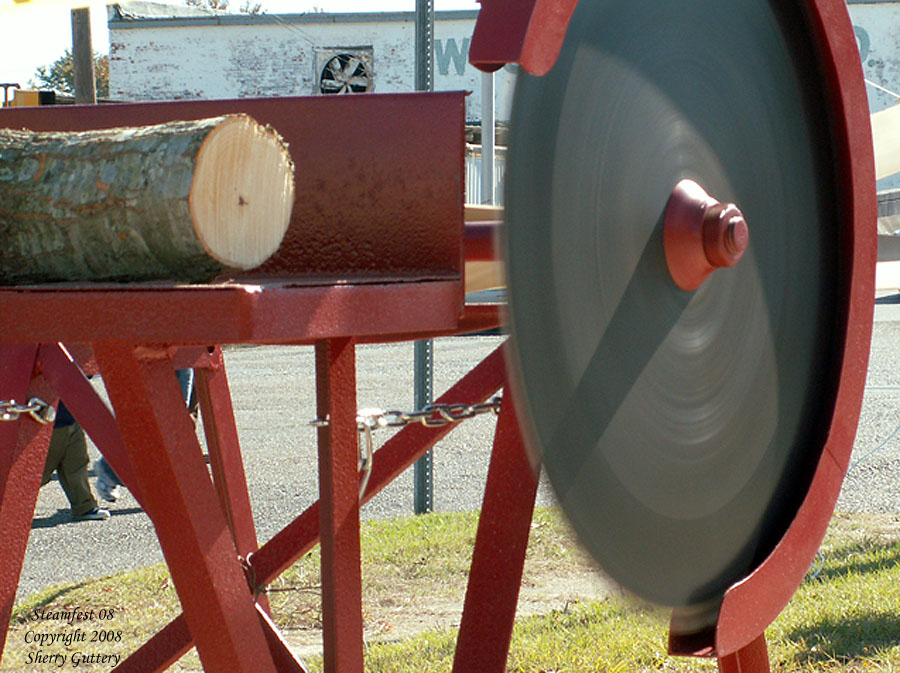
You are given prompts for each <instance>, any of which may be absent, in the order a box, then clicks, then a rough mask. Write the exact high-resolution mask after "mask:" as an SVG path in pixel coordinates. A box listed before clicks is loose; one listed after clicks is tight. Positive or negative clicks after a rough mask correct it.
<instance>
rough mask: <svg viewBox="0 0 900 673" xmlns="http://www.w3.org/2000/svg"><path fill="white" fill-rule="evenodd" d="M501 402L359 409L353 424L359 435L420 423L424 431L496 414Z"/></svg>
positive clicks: (319, 422) (323, 422) (321, 422)
mask: <svg viewBox="0 0 900 673" xmlns="http://www.w3.org/2000/svg"><path fill="white" fill-rule="evenodd" d="M502 402H503V398H502V397H499V396H498V397H494V398H493V399H491V400H490V401H488V402H482V403H481V404H463V403H461V402H457V403H451V404H446V403H435V404H427V405H425V406H424V407H422V408H421V409H420V410H419V411H396V410H389V411H385V410H383V409H360V410H359V412H357V416H356V422H357V423H358V424H359V431H360V432H364V431H365V429H366V428H367V427H368V428H369V429H373V428H401V427H404V426H407V425H410V424H412V423H421V424H422V425H424V426H425V427H426V428H439V427H442V426H445V425H449V424H451V423H459V422H460V421H464V420H466V419H469V418H474V417H475V416H480V415H482V414H491V413H492V414H494V415H497V414H499V413H500V405H501V403H502ZM328 423H329V420H328V419H322V418H317V419H315V420H314V421H310V423H309V424H310V425H311V426H313V427H315V428H324V427H327V426H328Z"/></svg>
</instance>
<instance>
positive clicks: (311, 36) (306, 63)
mask: <svg viewBox="0 0 900 673" xmlns="http://www.w3.org/2000/svg"><path fill="white" fill-rule="evenodd" d="M476 17H477V12H475V11H453V12H437V13H436V15H435V44H434V75H435V87H434V88H435V89H437V90H445V91H446V90H465V91H470V92H472V93H471V95H470V96H469V97H468V99H467V106H466V109H467V117H468V118H469V119H470V120H473V121H474V120H480V117H481V88H482V87H481V81H482V80H481V72H480V71H478V70H476V69H475V68H473V67H472V66H471V65H470V64H469V62H468V52H469V42H470V40H471V37H472V31H473V29H474V26H475V19H476ZM108 25H109V40H110V55H109V56H110V59H109V60H110V95H111V97H112V98H116V99H124V100H131V101H154V100H189V99H209V98H247V97H260V96H305V95H316V94H328V93H334V92H338V91H342V92H358V91H376V92H380V93H394V92H403V91H412V90H413V89H414V88H415V86H414V84H415V81H414V78H415V13H414V12H391V13H387V12H381V13H365V14H360V13H357V14H325V13H308V14H260V15H246V14H225V13H221V12H213V11H210V10H204V9H199V8H194V7H186V6H174V5H160V4H155V3H149V2H128V3H121V4H118V5H111V6H110V8H109V23H108ZM514 79H515V67H513V66H510V67H507V68H504V69H502V70H500V71H499V72H498V73H497V74H496V79H495V91H496V94H495V95H496V110H497V112H496V117H497V119H498V120H500V121H503V120H506V119H508V111H509V107H510V104H511V99H512V90H513V82H514Z"/></svg>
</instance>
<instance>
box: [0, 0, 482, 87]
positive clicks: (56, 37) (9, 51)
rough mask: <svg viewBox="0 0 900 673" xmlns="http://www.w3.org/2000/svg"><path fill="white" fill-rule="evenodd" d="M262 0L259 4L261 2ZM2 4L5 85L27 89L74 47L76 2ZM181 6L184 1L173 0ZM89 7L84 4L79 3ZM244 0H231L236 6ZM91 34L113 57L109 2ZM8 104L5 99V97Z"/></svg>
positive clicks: (297, 8)
mask: <svg viewBox="0 0 900 673" xmlns="http://www.w3.org/2000/svg"><path fill="white" fill-rule="evenodd" d="M257 1H258V0H257ZM16 2H18V0H0V83H4V82H16V83H19V84H21V85H22V86H23V87H27V86H28V82H29V80H31V79H32V78H33V77H34V72H35V70H36V69H37V67H38V66H40V65H49V64H50V63H53V61H55V60H56V59H57V58H59V57H60V56H62V54H63V52H64V51H65V50H66V49H67V48H69V49H70V48H71V47H72V21H71V12H70V10H69V7H70V6H72V5H74V4H75V3H74V2H72V1H71V0H32V1H31V2H29V3H28V4H16ZM167 2H168V3H169V4H179V0H167ZM78 4H83V3H80V2H79V3H78ZM240 4H241V2H240V0H231V5H232V6H233V7H234V8H236V7H238V6H239V5H240ZM262 5H263V11H265V12H269V13H270V14H271V13H278V14H290V13H300V12H306V11H309V10H311V9H312V8H313V7H319V8H321V9H323V10H324V11H326V12H372V11H413V10H415V6H416V3H415V0H263V3H262ZM435 8H436V9H437V10H446V9H477V8H478V4H477V3H476V1H475V0H435ZM91 34H92V40H93V46H94V51H97V52H100V53H107V52H108V50H109V33H108V31H107V28H106V7H105V3H104V2H102V1H101V2H96V3H95V4H92V5H91ZM0 102H2V95H0Z"/></svg>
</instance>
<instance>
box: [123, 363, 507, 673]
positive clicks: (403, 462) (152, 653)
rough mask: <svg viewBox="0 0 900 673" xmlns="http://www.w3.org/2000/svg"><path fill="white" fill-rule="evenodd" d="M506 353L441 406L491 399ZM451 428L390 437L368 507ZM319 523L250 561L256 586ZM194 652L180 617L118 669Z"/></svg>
mask: <svg viewBox="0 0 900 673" xmlns="http://www.w3.org/2000/svg"><path fill="white" fill-rule="evenodd" d="M502 350H503V348H502V346H501V347H500V348H497V349H496V350H494V351H493V352H492V353H491V354H490V355H488V356H487V357H486V358H485V359H484V360H482V361H481V362H480V363H479V364H478V365H476V366H475V367H474V368H473V369H472V370H471V371H469V372H468V373H467V374H466V375H465V376H464V377H463V378H462V379H460V380H459V381H458V382H457V383H455V384H454V385H453V386H452V387H451V388H450V389H449V390H447V392H446V393H444V394H443V395H441V396H440V398H438V399H437V400H436V401H437V402H438V403H449V402H462V403H464V404H478V403H481V402H484V401H485V400H487V399H488V398H489V397H490V396H491V395H493V394H494V393H496V392H497V391H498V390H499V389H500V387H501V386H502V385H503V381H504V375H505V369H504V363H503V352H502ZM452 429H453V426H452V425H446V426H443V427H437V428H426V427H423V426H421V425H410V426H407V427H405V428H403V429H402V430H400V431H399V432H398V433H397V434H395V435H394V436H393V437H391V439H389V440H388V441H387V442H385V444H384V446H382V447H381V448H380V449H379V450H378V451H377V452H376V453H375V460H374V462H373V468H372V477H371V478H370V479H369V484H368V487H367V488H366V492H365V494H364V496H363V503H366V502H368V501H369V500H371V499H372V498H373V497H374V496H375V495H376V494H377V493H378V492H380V491H381V489H383V488H384V487H385V486H387V485H388V484H389V483H390V482H391V481H393V480H394V479H395V478H396V477H397V475H399V474H401V473H402V472H403V471H404V470H406V469H408V468H409V466H410V465H412V464H413V463H414V462H415V461H416V460H418V459H419V458H420V457H421V456H422V455H423V454H424V453H425V452H426V451H428V450H429V449H431V448H432V447H434V445H435V444H437V443H438V442H439V441H440V440H441V439H443V438H444V437H446V436H447V434H448V433H449V432H450V431H451V430H452ZM319 523H320V521H319V503H318V502H315V503H313V504H312V505H311V506H310V507H309V508H308V509H307V510H306V511H304V512H303V513H302V514H300V515H299V516H298V517H297V518H296V519H294V520H293V521H292V522H291V523H289V524H288V525H287V526H285V527H284V528H283V529H282V530H281V531H280V532H279V533H277V534H276V535H275V536H274V537H272V539H270V540H269V541H268V542H266V543H265V544H264V545H263V546H262V547H260V549H259V551H258V552H257V553H256V554H254V555H253V557H252V558H251V560H250V565H251V567H252V569H253V571H254V574H255V576H256V578H257V581H258V582H259V583H260V584H268V583H269V582H271V581H272V580H274V579H275V578H276V577H278V576H279V575H280V574H281V573H283V572H284V571H285V570H286V569H287V568H288V567H290V566H291V565H293V563H294V562H295V561H297V559H299V558H300V557H301V556H303V555H304V554H306V553H307V552H308V551H309V550H310V549H312V548H313V547H314V546H315V545H316V543H317V542H318V540H319ZM190 647H191V634H190V632H189V631H188V628H187V624H186V623H185V620H184V615H179V616H178V617H176V618H175V619H174V620H173V621H172V622H170V623H169V625H168V626H167V627H166V628H165V629H163V630H162V631H161V632H159V633H157V634H156V635H155V636H153V638H151V639H150V640H149V641H148V642H147V643H146V644H145V645H144V646H142V647H141V648H140V649H139V650H137V652H135V653H134V654H133V655H131V657H129V658H128V659H127V660H126V661H124V662H122V664H121V665H120V666H119V668H118V669H116V670H117V671H120V670H121V671H125V672H127V673H132V672H133V673H156V672H157V671H161V670H164V669H165V668H166V666H168V663H165V662H171V661H175V660H176V659H178V658H179V657H181V656H182V655H183V654H184V653H185V652H187V651H188V650H189V649H190ZM132 660H135V661H132Z"/></svg>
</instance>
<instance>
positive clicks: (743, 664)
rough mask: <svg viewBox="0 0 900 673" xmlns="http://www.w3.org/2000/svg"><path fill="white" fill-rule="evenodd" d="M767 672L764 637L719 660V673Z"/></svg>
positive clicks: (767, 657) (767, 664) (767, 658)
mask: <svg viewBox="0 0 900 673" xmlns="http://www.w3.org/2000/svg"><path fill="white" fill-rule="evenodd" d="M769 670H770V668H769V649H768V647H767V646H766V637H765V636H764V635H759V636H757V638H756V639H755V640H752V641H751V642H750V643H748V644H747V645H745V646H744V647H742V648H741V649H739V650H738V651H737V652H734V653H733V654H729V655H726V656H724V657H720V658H719V673H769Z"/></svg>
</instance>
